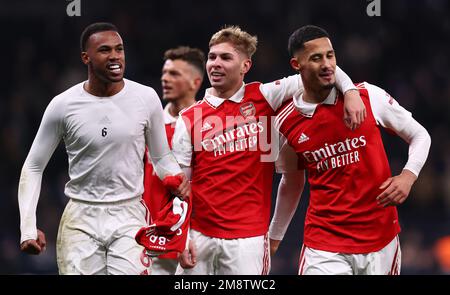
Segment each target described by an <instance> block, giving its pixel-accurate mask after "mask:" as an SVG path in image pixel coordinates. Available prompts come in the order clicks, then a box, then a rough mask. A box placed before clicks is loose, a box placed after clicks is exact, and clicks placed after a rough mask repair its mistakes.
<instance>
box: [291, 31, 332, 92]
mask: <svg viewBox="0 0 450 295" xmlns="http://www.w3.org/2000/svg"><path fill="white" fill-rule="evenodd" d="M294 59H296V60H297V62H298V66H299V70H300V73H301V74H302V80H303V82H304V83H305V84H309V85H311V86H313V87H314V88H316V89H328V88H332V87H334V85H335V83H336V76H335V71H336V56H335V54H334V49H333V46H332V45H331V41H330V39H328V38H326V37H323V38H318V39H314V40H311V41H308V42H305V44H304V48H303V49H301V50H299V51H298V52H297V53H296V55H295V57H294ZM291 64H292V60H291ZM293 67H294V65H293ZM294 68H295V67H294Z"/></svg>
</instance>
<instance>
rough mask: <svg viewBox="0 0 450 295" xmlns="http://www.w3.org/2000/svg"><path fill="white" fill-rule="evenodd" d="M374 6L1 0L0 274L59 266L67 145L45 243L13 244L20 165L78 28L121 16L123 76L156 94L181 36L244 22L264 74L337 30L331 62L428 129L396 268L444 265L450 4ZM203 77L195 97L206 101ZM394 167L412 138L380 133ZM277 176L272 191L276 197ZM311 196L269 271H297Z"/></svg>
mask: <svg viewBox="0 0 450 295" xmlns="http://www.w3.org/2000/svg"><path fill="white" fill-rule="evenodd" d="M378 2H379V4H380V5H381V15H380V16H373V17H369V16H368V14H367V11H366V10H367V6H368V5H369V4H371V1H366V0H346V1H332V0H314V1H303V0H277V1H274V0H257V1H256V0H255V1H253V0H249V1H234V0H228V1H176V0H165V1H156V0H155V1H153V0H152V1H120V2H119V1H107V0H95V1H93V0H90V1H87V0H80V3H81V16H73V17H69V16H68V15H67V13H66V6H67V5H68V4H69V3H70V1H65V0H58V1H55V0H53V1H47V0H39V1H32V0H19V1H6V0H0V32H1V38H2V45H1V46H0V54H1V55H0V56H1V57H2V62H1V64H2V65H3V70H1V71H0V76H1V79H0V140H1V144H0V157H1V160H0V273H1V274H25V273H32V274H54V273H57V268H56V255H55V240H56V233H57V228H58V224H59V220H60V217H61V214H62V210H63V208H64V206H65V204H66V202H67V198H66V197H65V196H64V193H63V191H64V184H65V183H66V182H67V181H68V175H67V168H68V165H67V155H66V153H65V149H64V145H63V144H62V143H61V144H60V146H59V147H58V149H57V150H56V151H55V153H54V155H53V157H52V159H51V160H50V162H49V164H48V166H47V168H46V170H45V172H44V177H43V183H42V189H41V196H40V201H39V205H38V212H37V220H38V227H39V228H41V229H43V230H44V231H45V232H46V234H47V242H48V243H47V251H46V252H45V253H44V254H43V255H40V256H28V255H25V254H22V253H21V252H20V250H19V237H20V232H19V210H18V204H17V189H18V182H19V176H20V171H21V167H22V165H23V162H24V161H25V158H26V156H27V153H28V151H29V148H30V146H31V143H32V141H33V138H34V136H35V134H36V132H37V129H38V127H39V123H40V120H41V117H42V114H43V112H44V110H45V108H46V106H47V104H48V103H49V101H50V100H51V99H52V98H53V97H54V96H55V95H57V94H59V93H61V92H62V91H64V90H66V89H67V88H69V87H70V86H72V85H74V84H76V83H79V82H81V81H83V80H85V79H86V78H87V71H86V68H85V66H84V65H83V64H82V63H81V61H80V49H79V37H80V34H81V32H82V30H83V29H84V27H85V26H87V25H88V24H90V23H92V22H96V21H110V22H112V23H114V24H116V25H117V26H118V28H119V30H120V33H121V35H122V38H123V39H124V44H125V52H126V62H127V65H126V75H125V76H126V77H127V78H129V79H132V80H135V81H138V82H140V83H142V84H145V85H149V86H152V87H153V88H155V90H156V91H157V92H158V93H159V94H161V86H160V74H161V68H162V64H163V61H162V56H163V53H164V51H165V50H166V49H168V48H171V47H175V46H178V45H188V46H191V47H199V48H200V49H202V50H204V51H205V52H207V51H208V41H209V39H210V37H211V35H212V34H213V33H214V32H216V31H217V30H219V29H220V28H221V27H222V26H224V25H240V26H241V27H242V28H243V29H244V30H247V31H248V32H249V33H251V34H256V35H257V36H258V39H259V45H258V50H257V52H256V54H255V56H254V58H253V63H254V64H253V67H252V69H251V71H250V73H249V74H248V75H247V78H246V81H247V82H251V81H261V82H269V81H272V80H276V79H278V78H280V77H284V76H288V75H291V74H293V73H294V72H293V70H292V69H291V68H290V66H289V56H288V53H287V49H286V47H287V39H288V37H289V36H290V34H291V33H292V32H293V31H294V30H295V29H297V28H299V27H300V26H303V25H306V24H315V25H319V26H321V27H323V28H325V29H326V30H327V31H328V32H329V33H330V35H331V37H332V42H333V45H334V48H335V50H336V55H337V62H338V65H339V66H340V67H341V68H342V69H343V70H344V71H345V72H347V73H348V74H349V76H350V77H351V78H352V80H353V81H354V82H360V81H367V82H370V83H372V84H375V85H378V86H380V87H382V88H384V89H385V90H387V91H388V92H389V93H390V94H391V95H392V96H393V97H394V98H396V99H397V100H398V102H399V103H400V104H401V105H402V106H404V107H405V108H406V109H408V110H409V111H411V112H412V113H413V116H414V117H415V118H416V119H417V120H418V121H419V122H420V123H421V124H422V125H423V126H424V127H425V128H426V129H427V130H428V132H429V133H430V135H431V138H432V146H431V151H430V155H429V157H428V161H427V164H426V165H425V167H424V168H423V170H422V172H421V175H420V176H419V179H418V181H417V182H416V184H415V185H414V187H413V190H412V191H411V194H410V197H409V198H408V200H407V201H406V203H404V204H403V205H401V206H399V215H400V223H401V226H402V233H401V235H400V241H401V245H402V260H403V263H402V274H450V152H449V151H450V137H449V134H450V116H448V114H449V113H450V74H449V72H450V58H449V52H450V38H449V36H450V2H449V1H446V0H419V1H407V0H389V1H388V0H378ZM208 84H209V82H208V79H207V78H206V77H205V82H204V85H203V87H202V90H201V91H200V92H199V95H198V98H197V99H201V98H202V96H203V93H204V89H205V88H206V87H208ZM384 139H385V148H386V152H387V154H388V157H389V160H390V163H391V168H392V171H393V173H394V174H397V173H399V172H400V171H401V169H402V167H403V165H404V164H405V161H406V159H407V154H408V146H407V144H406V143H404V142H403V141H402V140H401V139H399V138H397V137H395V136H392V135H389V134H387V133H386V134H384ZM274 177H275V179H276V182H275V187H274V190H273V201H274V200H275V196H276V187H277V183H278V180H279V177H278V176H274ZM307 202H308V195H307V194H306V193H305V194H304V195H303V198H302V201H301V204H300V206H299V210H298V212H297V213H296V215H295V216H294V221H293V223H292V224H291V226H290V228H289V230H288V232H287V234H286V237H285V239H284V241H283V242H282V244H281V246H280V248H279V251H278V253H277V254H276V256H275V257H273V258H272V271H271V274H296V272H297V267H298V265H297V264H298V257H299V251H300V248H301V243H302V235H303V231H302V228H303V219H304V213H305V210H306V207H307Z"/></svg>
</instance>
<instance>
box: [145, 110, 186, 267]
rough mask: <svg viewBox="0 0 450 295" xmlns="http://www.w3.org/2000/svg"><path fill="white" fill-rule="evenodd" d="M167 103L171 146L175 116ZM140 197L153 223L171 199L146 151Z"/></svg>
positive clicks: (171, 256)
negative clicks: (142, 186)
mask: <svg viewBox="0 0 450 295" xmlns="http://www.w3.org/2000/svg"><path fill="white" fill-rule="evenodd" d="M168 106H169V105H167V106H166V107H165V108H164V126H165V128H166V134H167V141H168V143H169V146H170V148H172V137H173V133H174V131H175V123H176V118H174V117H172V116H171V115H170V114H169V112H168ZM142 198H143V200H144V202H145V205H146V206H147V207H148V209H149V211H150V218H151V222H152V223H153V221H154V220H156V219H157V218H158V217H159V212H160V211H161V209H162V208H163V207H164V205H166V204H167V203H168V202H169V200H171V198H172V197H171V195H170V193H169V191H167V189H166V188H165V187H164V185H163V184H162V181H161V180H160V179H159V177H158V176H157V175H156V174H155V172H154V169H153V165H152V164H151V163H149V161H148V151H147V150H146V151H145V155H144V193H143V194H142ZM159 258H172V259H176V258H177V253H176V252H173V253H167V254H162V255H160V256H159Z"/></svg>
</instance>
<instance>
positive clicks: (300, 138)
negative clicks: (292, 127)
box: [298, 132, 309, 143]
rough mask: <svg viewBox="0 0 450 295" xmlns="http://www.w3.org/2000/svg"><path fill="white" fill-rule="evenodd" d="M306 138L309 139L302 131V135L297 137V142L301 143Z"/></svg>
mask: <svg viewBox="0 0 450 295" xmlns="http://www.w3.org/2000/svg"><path fill="white" fill-rule="evenodd" d="M307 140H309V137H308V136H307V135H306V134H305V133H303V132H302V135H300V137H299V139H298V143H302V142H305V141H307Z"/></svg>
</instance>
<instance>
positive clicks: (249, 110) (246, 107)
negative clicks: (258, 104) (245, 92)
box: [239, 102, 256, 118]
mask: <svg viewBox="0 0 450 295" xmlns="http://www.w3.org/2000/svg"><path fill="white" fill-rule="evenodd" d="M239 111H240V112H241V115H242V116H244V118H247V117H252V116H254V115H255V114H256V108H255V105H254V104H253V103H251V102H247V103H244V104H243V105H242V106H241V107H240V108H239Z"/></svg>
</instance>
